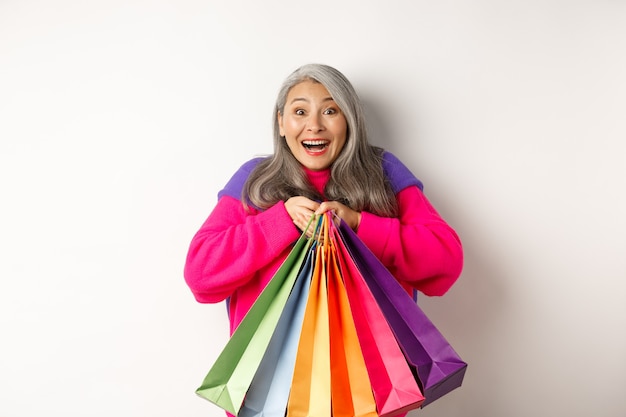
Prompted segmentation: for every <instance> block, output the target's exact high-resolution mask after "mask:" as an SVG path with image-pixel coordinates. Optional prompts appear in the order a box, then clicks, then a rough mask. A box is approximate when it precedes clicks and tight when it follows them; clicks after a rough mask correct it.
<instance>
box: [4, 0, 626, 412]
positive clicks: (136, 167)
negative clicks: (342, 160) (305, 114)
mask: <svg viewBox="0 0 626 417" xmlns="http://www.w3.org/2000/svg"><path fill="white" fill-rule="evenodd" d="M624 22H626V2H624V1H619V0H612V1H611V0H587V1H584V0H580V1H576V0H575V1H557V0H543V1H521V0H520V1H488V0H484V1H461V0H444V1H437V2H433V1H421V0H419V1H413V0H412V1H409V0H406V1H385V2H382V1H374V0H368V1H362V0H360V1H357V0H352V1H335V2H330V1H318V2H308V3H306V2H305V3H303V2H289V1H278V0H266V1H253V0H247V1H232V2H225V1H224V2H221V1H199V0H176V1H174V0H160V1H148V0H145V1H140V0H108V1H104V0H101V1H97V0H94V1H78V0H57V1H54V2H50V1H43V0H42V1H35V0H19V1H18V0H1V1H0V198H1V204H0V257H1V262H0V278H1V280H0V326H1V327H0V330H1V336H0V337H1V341H0V416H1V417H17V416H39V415H48V416H64V417H67V416H81V417H82V416H106V417H110V416H151V417H157V416H172V417H173V416H204V417H206V416H222V415H223V414H222V412H221V411H220V410H219V409H218V408H217V407H215V406H213V405H212V404H210V403H208V402H206V401H204V400H202V399H200V398H197V397H196V396H195V394H194V390H195V388H196V387H197V386H198V385H199V383H200V382H201V381H202V378H203V377H204V375H205V373H206V371H207V370H208V368H209V366H210V365H211V363H212V361H213V360H214V359H215V357H216V356H217V354H218V353H219V351H220V350H221V348H222V347H223V345H224V343H225V342H226V338H227V326H226V316H225V310H224V305H223V304H218V305H200V304H197V303H196V302H195V301H194V300H193V298H192V296H191V293H190V292H189V290H188V289H187V288H186V285H185V283H184V281H183V277H182V267H183V262H184V257H185V254H186V250H187V245H188V244H189V241H190V239H191V237H192V235H193V233H194V232H195V231H196V229H197V228H198V227H199V226H200V224H201V223H202V222H203V221H204V219H205V217H206V216H207V215H208V213H209V212H210V210H211V208H212V207H213V205H214V204H215V201H216V193H217V192H218V191H219V190H220V188H221V187H222V186H223V185H224V184H225V182H226V181H227V179H228V178H229V177H230V175H231V174H232V173H233V172H234V170H235V169H236V168H237V167H238V166H239V165H240V164H241V163H243V162H244V161H245V160H247V159H248V158H250V157H252V156H255V155H257V154H261V153H268V152H271V139H270V129H271V120H270V119H271V109H272V105H273V102H274V98H275V95H276V92H277V90H278V87H279V85H280V83H281V81H282V80H283V79H284V77H286V76H287V75H288V74H289V73H290V72H291V71H292V70H293V69H295V68H296V67H297V66H299V65H301V64H304V63H308V62H322V63H327V64H330V65H333V66H335V67H337V68H338V69H340V70H341V71H343V72H344V73H345V74H346V75H347V76H348V77H349V78H350V79H351V80H352V81H353V83H354V84H355V86H356V88H357V90H358V91H359V92H360V94H361V95H362V97H363V99H364V101H365V102H366V103H367V106H368V112H369V114H370V117H371V119H370V121H371V129H372V132H373V134H374V135H375V137H374V138H373V141H374V142H375V143H377V144H380V145H382V146H384V147H386V148H388V149H389V150H391V151H392V152H394V153H396V154H397V155H399V156H400V157H401V159H402V160H403V161H404V162H405V163H406V164H407V165H408V166H409V167H410V168H411V169H412V170H413V171H414V172H415V173H416V175H417V176H418V177H420V178H421V179H422V180H423V181H424V183H425V185H426V190H425V191H426V194H427V195H428V196H429V198H430V199H431V200H432V202H433V203H434V204H435V206H436V207H437V208H438V209H439V210H440V212H441V213H442V214H443V216H444V217H445V218H446V219H447V220H448V221H449V222H450V223H451V224H452V225H453V226H454V227H455V228H456V229H457V231H458V232H459V233H460V235H461V237H462V239H463V242H464V246H465V250H466V266H465V270H464V272H463V275H462V277H461V278H460V280H459V282H458V284H457V285H456V286H455V287H454V288H453V289H452V290H451V291H450V292H449V293H448V294H447V295H445V296H444V297H441V298H432V299H428V298H426V297H422V299H421V300H422V301H421V304H422V306H423V308H424V309H425V310H426V311H427V313H428V314H429V316H430V317H431V318H432V320H433V321H434V322H435V324H437V326H438V327H439V328H440V329H441V330H442V332H443V333H444V334H445V335H446V336H447V338H448V339H449V340H450V342H451V343H452V344H453V346H455V348H456V349H457V351H458V352H459V353H460V354H461V356H462V357H463V358H464V359H465V360H467V362H469V369H468V371H467V375H466V380H465V383H464V385H463V387H462V388H460V389H459V390H456V391H454V392H453V393H451V394H450V395H449V396H447V397H445V398H443V399H441V400H439V401H437V402H435V403H434V404H432V405H430V406H428V407H427V408H425V409H424V410H420V411H416V412H414V413H412V414H411V415H412V416H418V415H422V416H425V417H429V416H446V417H452V416H463V417H502V416H507V417H518V416H519V417H522V416H569V417H577V416H581V417H582V416H603V417H623V416H624V415H626V396H624V393H623V390H624V388H626V331H624V329H626V302H625V301H624V298H625V296H626V284H625V282H626V221H625V220H624V219H625V213H626V196H625V192H624V190H625V188H626V168H625V166H626V164H625V163H626V145H625V143H626V124H625V122H624V115H625V114H626V78H625V74H626V54H625V51H626V24H624Z"/></svg>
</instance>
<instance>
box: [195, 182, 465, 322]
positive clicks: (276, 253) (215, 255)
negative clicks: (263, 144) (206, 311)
mask: <svg viewBox="0 0 626 417" xmlns="http://www.w3.org/2000/svg"><path fill="white" fill-rule="evenodd" d="M307 175H308V177H309V180H310V181H311V183H312V184H313V185H314V186H315V188H316V189H317V190H318V191H320V193H321V194H322V195H323V190H324V186H325V184H326V182H327V181H328V179H329V176H330V171H329V170H327V171H322V172H312V171H307ZM396 197H397V200H398V206H399V213H400V214H399V217H398V218H386V217H379V216H376V215H374V214H372V213H367V212H363V213H362V217H361V223H360V225H359V228H358V231H357V235H358V236H359V237H360V238H361V240H363V242H364V243H365V244H366V245H367V246H368V247H369V248H370V249H371V250H372V252H373V253H374V254H375V255H376V256H377V257H378V258H379V259H380V260H381V262H382V263H383V264H384V265H385V266H386V267H387V268H388V269H389V270H390V272H391V273H392V274H393V275H394V276H395V277H396V278H397V279H398V281H399V282H400V283H401V284H402V285H403V286H404V287H405V288H406V289H407V291H408V292H409V293H410V292H411V291H412V290H413V289H417V290H419V291H421V292H423V293H424V294H426V295H443V294H444V293H445V292H446V291H447V290H448V289H449V288H450V287H451V286H452V284H454V282H455V281H456V279H457V278H458V276H459V275H460V273H461V269H462V264H463V251H462V247H461V242H460V240H459V238H458V236H457V234H456V233H455V232H454V230H453V229H452V228H451V227H450V226H449V225H448V224H447V223H446V222H445V221H444V220H443V219H442V218H441V217H440V216H439V214H438V213H437V212H436V211H435V209H434V208H433V207H432V205H431V204H430V203H429V202H428V200H427V199H426V197H425V196H424V194H423V193H422V191H421V190H420V188H418V187H417V186H416V185H409V186H406V187H405V188H403V189H401V190H399V191H398V192H397V194H396ZM299 236H300V232H299V231H298V230H297V229H296V227H295V226H294V225H293V222H292V221H291V218H290V217H289V214H288V213H287V210H286V209H285V206H284V203H283V202H278V203H276V204H275V205H274V206H272V207H270V208H269V209H267V210H265V211H257V210H253V209H251V211H249V212H246V211H245V210H244V208H243V205H242V203H241V201H240V200H238V199H236V198H234V197H232V196H229V195H222V196H221V197H220V198H219V200H218V203H217V205H216V206H215V208H214V209H213V211H212V213H211V214H210V215H209V217H208V219H207V220H206V221H205V222H204V224H203V225H202V227H201V228H200V230H199V231H198V232H197V233H196V235H195V236H194V237H193V239H192V242H191V245H190V248H189V252H188V255H187V262H186V265H185V279H186V281H187V284H188V285H189V287H190V289H191V291H192V292H193V294H194V296H195V298H196V300H197V301H198V302H201V303H216V302H220V301H223V300H225V299H227V298H228V299H229V317H230V330H231V333H232V332H233V331H234V329H235V328H236V327H237V325H238V324H239V323H240V322H241V320H242V319H243V317H244V315H245V314H246V313H247V312H248V310H249V309H250V307H251V306H252V304H253V303H254V301H255V300H256V298H257V297H258V295H259V294H260V292H261V291H262V290H263V288H264V287H265V285H266V284H267V282H268V281H269V280H270V279H271V277H272V276H273V274H274V272H275V271H276V270H277V269H278V267H279V266H280V265H281V263H282V262H283V260H284V259H285V258H286V257H287V255H288V254H289V251H290V249H291V246H292V244H293V243H294V242H295V241H296V240H297V238H298V237H299Z"/></svg>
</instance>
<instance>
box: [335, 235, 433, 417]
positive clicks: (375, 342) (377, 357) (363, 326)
mask: <svg viewBox="0 0 626 417" xmlns="http://www.w3.org/2000/svg"><path fill="white" fill-rule="evenodd" d="M330 228H331V233H330V237H331V241H332V243H333V247H334V248H335V253H336V256H337V261H338V263H339V266H340V271H341V274H342V277H343V281H344V283H345V286H346V290H347V295H348V299H349V302H350V307H351V311H352V317H353V319H354V323H355V327H356V330H357V332H358V340H359V341H360V345H361V349H362V353H363V357H364V359H365V365H366V367H367V371H368V374H369V377H370V383H371V386H372V391H373V393H374V398H375V399H376V406H377V410H378V414H379V415H380V416H382V417H390V416H394V415H397V414H400V413H403V412H407V411H409V410H412V409H415V408H418V407H420V406H421V405H422V403H423V402H424V396H423V395H422V392H421V391H420V389H419V386H418V384H417V381H416V379H415V377H414V376H413V373H412V372H411V369H410V367H409V365H408V364H407V362H406V359H405V356H404V353H403V352H402V350H401V348H400V346H399V344H398V342H397V340H396V338H395V336H394V334H393V331H392V329H391V327H390V325H389V323H388V322H387V320H386V318H385V316H384V314H383V312H382V311H381V309H380V307H379V305H378V303H377V300H376V299H375V298H374V296H373V294H372V292H371V291H370V289H369V287H368V286H367V283H366V282H365V280H364V278H363V276H362V275H361V272H360V271H359V270H358V268H357V267H356V265H355V263H354V261H353V260H352V258H351V257H350V254H349V253H348V252H347V249H346V248H345V247H344V246H343V242H342V240H341V238H340V237H339V235H338V231H337V229H336V228H335V227H334V224H331V227H330Z"/></svg>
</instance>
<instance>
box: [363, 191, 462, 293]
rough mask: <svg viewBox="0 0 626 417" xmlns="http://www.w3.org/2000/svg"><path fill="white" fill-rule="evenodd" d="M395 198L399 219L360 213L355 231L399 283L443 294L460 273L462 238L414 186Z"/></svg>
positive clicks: (422, 290) (425, 291)
mask: <svg viewBox="0 0 626 417" xmlns="http://www.w3.org/2000/svg"><path fill="white" fill-rule="evenodd" d="M396 197H397V199H398V206H399V211H400V216H399V217H398V218H387V217H379V216H376V215H374V214H372V213H367V212H363V213H362V216H361V223H360V225H359V229H358V233H357V234H358V236H359V237H360V238H361V240H363V242H364V243H365V244H366V245H367V246H368V247H369V248H370V250H371V251H372V252H373V253H374V254H375V255H376V256H377V257H378V259H380V260H381V262H382V263H383V264H384V265H385V266H386V267H387V268H388V269H389V270H390V272H391V273H392V274H393V275H394V276H395V277H396V278H397V279H398V280H399V281H400V282H402V283H404V284H408V285H409V286H411V287H413V288H415V289H417V290H419V291H421V292H423V293H424V294H426V295H443V294H444V293H445V292H446V291H448V290H449V289H450V287H451V286H452V284H454V282H455V281H456V280H457V278H458V277H459V275H460V274H461V269H462V267H463V249H462V246H461V241H460V239H459V237H458V236H457V234H456V232H455V231H454V230H453V229H452V228H451V227H450V226H449V225H448V224H447V223H446V222H445V221H444V220H443V219H442V218H441V217H440V216H439V214H438V213H437V212H436V211H435V209H434V208H433V206H432V205H431V204H430V202H429V201H428V200H427V199H426V196H424V194H423V193H422V191H421V190H420V189H419V188H418V187H417V186H410V187H407V188H405V189H403V190H402V191H400V192H399V193H398V194H397V196H396Z"/></svg>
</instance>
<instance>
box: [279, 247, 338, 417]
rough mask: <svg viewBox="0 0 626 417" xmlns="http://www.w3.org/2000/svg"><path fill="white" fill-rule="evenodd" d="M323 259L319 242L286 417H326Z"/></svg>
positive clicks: (327, 383) (328, 400)
mask: <svg viewBox="0 0 626 417" xmlns="http://www.w3.org/2000/svg"><path fill="white" fill-rule="evenodd" d="M325 264H326V257H325V254H324V250H323V248H322V245H320V244H319V243H318V245H317V247H316V254H315V267H314V268H313V275H312V278H311V288H310V290H309V298H308V300H307V305H306V310H305V313H304V320H303V323H302V330H301V333H300V341H299V343H298V352H297V355H296V363H295V368H294V372H293V379H292V382H291V391H290V393H289V400H288V404H287V417H329V416H330V415H331V389H330V383H331V382H330V381H331V379H330V334H329V318H328V292H327V283H326V271H325V269H324V265H325Z"/></svg>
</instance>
